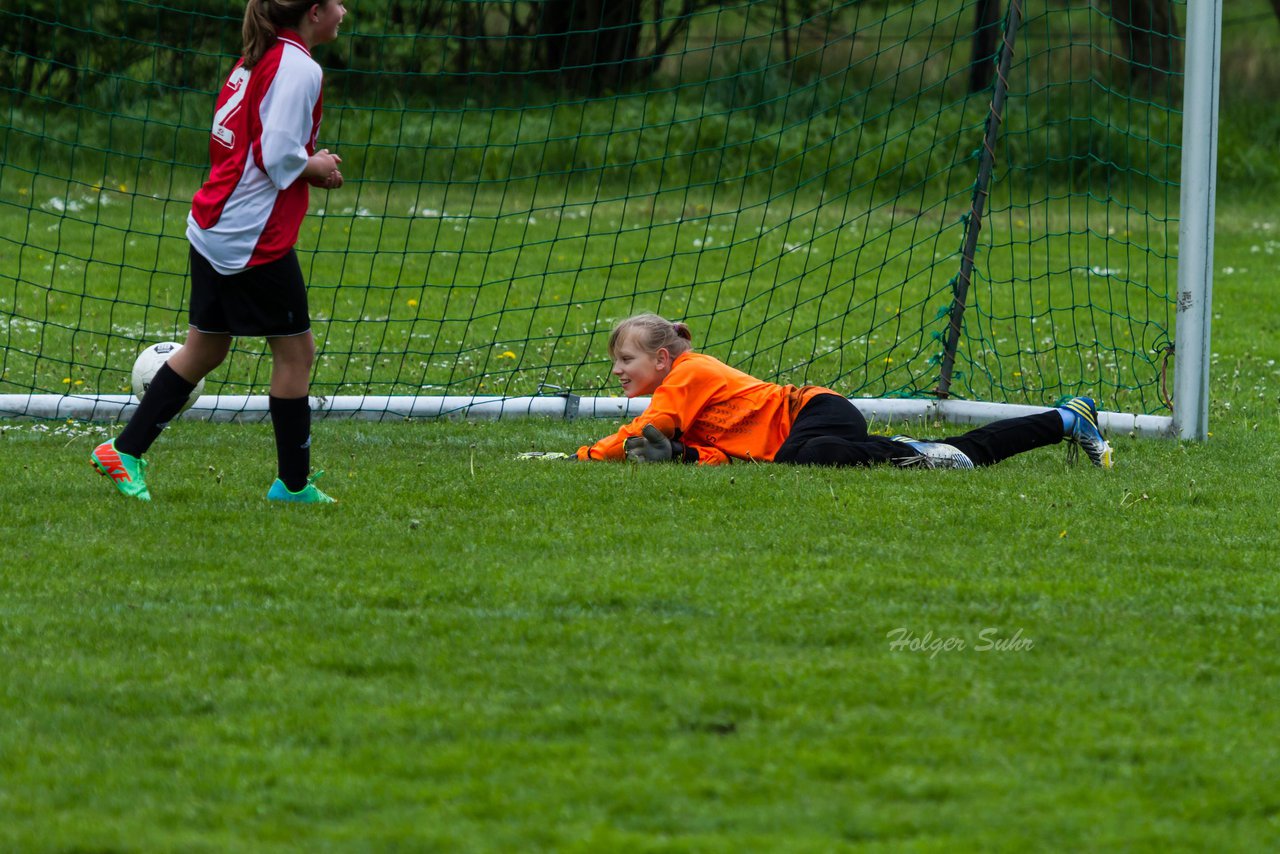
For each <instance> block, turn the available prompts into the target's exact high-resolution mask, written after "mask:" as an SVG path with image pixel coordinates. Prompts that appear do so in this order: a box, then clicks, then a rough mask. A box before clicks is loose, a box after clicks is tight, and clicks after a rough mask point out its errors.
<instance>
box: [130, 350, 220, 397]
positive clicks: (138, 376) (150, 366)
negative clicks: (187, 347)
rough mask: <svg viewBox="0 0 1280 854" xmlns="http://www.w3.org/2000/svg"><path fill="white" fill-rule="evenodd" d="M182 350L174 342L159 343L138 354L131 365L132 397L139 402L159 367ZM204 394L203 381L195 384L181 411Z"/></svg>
mask: <svg viewBox="0 0 1280 854" xmlns="http://www.w3.org/2000/svg"><path fill="white" fill-rule="evenodd" d="M181 349H182V345H181V344H179V343H177V342H176V341H161V342H160V343H159V344H152V345H151V346H150V347H148V348H147V349H145V350H143V351H142V352H141V353H139V354H138V358H137V359H136V360H134V363H133V396H134V397H136V398H137V399H138V400H139V401H141V400H142V396H143V395H144V394H146V393H147V389H148V388H150V387H151V380H152V379H154V378H155V375H156V371H158V370H160V366H161V365H163V364H164V363H165V362H167V361H168V360H169V357H170V356H172V355H173V354H174V353H176V352H178V351H179V350H181ZM203 392H204V380H203V379H201V380H200V382H198V383H196V387H195V390H194V391H192V392H191V397H189V398H187V403H186V405H185V406H183V407H182V411H183V412H186V411H187V410H188V409H190V408H191V405H192V404H194V403H195V402H196V398H198V397H200V395H201V394H202V393H203Z"/></svg>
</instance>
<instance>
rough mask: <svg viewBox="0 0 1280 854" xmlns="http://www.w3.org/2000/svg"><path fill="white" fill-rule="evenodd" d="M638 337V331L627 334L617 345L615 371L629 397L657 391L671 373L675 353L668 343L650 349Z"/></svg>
mask: <svg viewBox="0 0 1280 854" xmlns="http://www.w3.org/2000/svg"><path fill="white" fill-rule="evenodd" d="M635 339H636V336H635V335H627V336H625V337H623V338H622V339H620V340H619V341H618V342H617V343H616V344H615V345H614V348H613V375H614V376H615V377H617V378H618V381H619V382H621V383H622V393H623V394H625V395H626V396H627V397H644V396H645V395H650V394H653V392H654V391H655V390H656V389H657V388H658V386H660V385H662V381H663V380H665V379H666V378H667V374H669V373H671V354H670V352H668V350H667V348H666V347H663V348H661V349H659V350H658V352H656V353H650V352H647V351H646V350H645V349H644V348H643V347H641V346H640V345H639V344H638V343H637V342H636V340H635Z"/></svg>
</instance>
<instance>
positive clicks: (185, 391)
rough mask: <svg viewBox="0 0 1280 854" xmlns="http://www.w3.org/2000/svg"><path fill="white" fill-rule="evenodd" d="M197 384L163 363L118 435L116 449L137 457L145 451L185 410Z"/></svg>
mask: <svg viewBox="0 0 1280 854" xmlns="http://www.w3.org/2000/svg"><path fill="white" fill-rule="evenodd" d="M194 388H195V385H193V384H192V383H189V382H187V381H186V380H184V379H183V378H182V377H181V376H179V375H178V372H177V371H175V370H174V369H173V368H171V367H169V364H168V363H167V362H166V363H165V364H163V365H161V366H160V370H158V371H156V375H155V376H154V377H153V378H152V379H151V385H149V386H147V392H146V394H144V395H143V396H142V402H141V403H139V404H138V408H137V409H136V410H134V413H133V416H132V417H131V418H130V419H129V423H128V424H126V425H125V427H124V432H123V433H121V434H120V436H119V437H118V438H117V439H116V450H117V451H122V452H124V453H126V454H129V455H130V456H134V457H140V456H142V455H143V454H145V453H146V452H147V449H149V448H150V447H151V443H152V442H154V441H155V440H156V439H157V438H159V436H160V432H161V431H162V430H164V428H165V427H168V426H169V422H170V421H171V420H172V419H173V417H174V416H175V415H177V414H178V413H179V412H181V411H182V407H183V405H184V404H185V403H186V402H187V398H189V397H191V392H192V390H193V389H194Z"/></svg>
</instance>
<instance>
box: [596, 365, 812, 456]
mask: <svg viewBox="0 0 1280 854" xmlns="http://www.w3.org/2000/svg"><path fill="white" fill-rule="evenodd" d="M836 393H837V392H834V391H832V390H831V389H828V388H822V387H821V386H803V387H796V386H793V385H785V386H783V385H778V384H776V383H769V382H764V381H763V380H758V379H756V378H755V377H753V376H751V375H750V374H746V373H743V372H742V371H739V370H738V369H737V368H731V367H729V366H728V365H726V364H724V363H723V362H721V361H720V360H719V359H715V358H713V357H711V356H708V355H705V354H703V353H693V352H689V353H682V354H681V355H680V356H678V357H676V360H675V361H674V362H673V363H672V364H671V372H670V373H669V374H667V377H666V379H664V380H663V381H662V385H660V386H658V388H657V390H656V391H655V392H654V393H653V397H652V399H651V400H650V401H649V406H648V407H647V408H646V409H645V411H644V412H643V413H642V414H640V415H639V416H637V417H636V418H635V419H634V420H633V421H631V423H629V424H627V425H625V426H624V427H622V429H620V430H619V431H618V432H617V433H614V434H613V435H612V436H606V437H605V438H603V439H601V440H600V441H598V442H596V443H595V444H593V445H584V446H582V447H581V448H579V449H578V459H580V460H621V459H625V457H626V454H625V452H624V451H623V444H624V443H625V442H626V441H627V439H629V438H631V437H632V436H639V435H640V432H641V431H642V430H643V429H644V426H645V425H646V424H653V423H655V422H657V424H658V426H659V429H664V428H665V427H666V426H667V425H666V424H665V423H664V422H665V420H666V419H670V420H671V423H672V424H673V425H674V427H675V435H674V437H673V438H677V439H679V440H680V441H681V442H683V443H684V445H685V447H686V448H692V449H694V450H696V451H697V452H698V462H699V463H703V464H707V465H716V464H722V463H728V462H732V461H733V460H735V459H737V460H758V461H763V462H769V461H772V460H773V456H774V454H776V453H777V452H778V448H780V447H781V446H782V443H783V442H784V441H786V438H787V436H788V435H789V434H790V433H791V425H792V424H793V423H794V422H795V418H796V415H797V414H799V412H800V409H801V408H802V407H803V406H804V405H805V404H806V403H808V402H809V399H810V398H812V397H813V396H814V395H818V394H836ZM664 432H667V431H666V430H665V429H664Z"/></svg>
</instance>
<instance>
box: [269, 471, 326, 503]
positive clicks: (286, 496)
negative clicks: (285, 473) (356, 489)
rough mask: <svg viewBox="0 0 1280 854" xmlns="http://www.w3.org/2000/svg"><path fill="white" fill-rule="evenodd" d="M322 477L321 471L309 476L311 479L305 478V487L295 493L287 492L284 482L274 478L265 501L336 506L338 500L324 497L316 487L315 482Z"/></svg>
mask: <svg viewBox="0 0 1280 854" xmlns="http://www.w3.org/2000/svg"><path fill="white" fill-rule="evenodd" d="M323 476H324V472H322V471H318V472H316V473H315V474H313V475H311V477H309V478H307V485H306V486H304V487H302V489H299V490H298V491H297V492H291V491H289V487H287V486H285V485H284V481H283V480H281V479H280V478H276V482H275V483H273V484H271V488H270V489H269V490H267V500H268V501H288V502H292V503H294V504H337V503H338V499H336V498H333V497H331V496H329V495H325V494H324V493H323V492H321V491H320V489H319V488H318V487H317V486H316V481H317V480H319V479H320V478H321V477H323Z"/></svg>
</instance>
